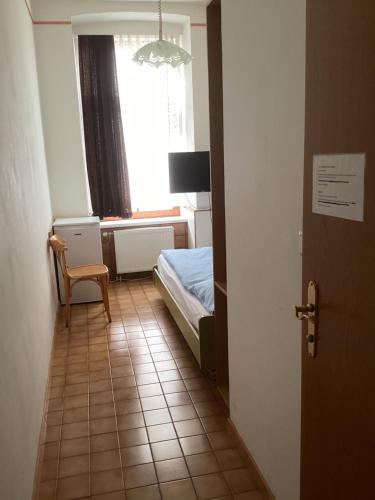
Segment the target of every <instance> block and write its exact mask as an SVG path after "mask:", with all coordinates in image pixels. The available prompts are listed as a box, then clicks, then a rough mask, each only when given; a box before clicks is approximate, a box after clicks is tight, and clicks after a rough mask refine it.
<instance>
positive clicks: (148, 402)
mask: <svg viewBox="0 0 375 500" xmlns="http://www.w3.org/2000/svg"><path fill="white" fill-rule="evenodd" d="M141 405H142V409H143V411H146V410H158V409H159V408H166V407H167V402H166V400H165V397H164V396H150V397H148V398H141Z"/></svg>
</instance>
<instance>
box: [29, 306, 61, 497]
mask: <svg viewBox="0 0 375 500" xmlns="http://www.w3.org/2000/svg"><path fill="white" fill-rule="evenodd" d="M60 314H61V311H60V306H59V305H57V309H56V316H55V327H54V332H53V338H52V344H51V352H50V355H49V363H48V376H47V383H46V389H45V394H44V405H43V415H42V423H41V425H40V432H39V441H38V453H37V458H36V463H35V472H34V484H33V494H32V497H31V498H32V500H38V498H39V486H40V480H41V475H42V463H43V455H44V448H43V443H44V441H45V437H46V432H47V420H46V416H47V409H48V392H49V386H50V379H51V367H52V365H51V363H52V350H53V345H54V342H55V337H56V333H57V328H58V325H59V323H61V320H60Z"/></svg>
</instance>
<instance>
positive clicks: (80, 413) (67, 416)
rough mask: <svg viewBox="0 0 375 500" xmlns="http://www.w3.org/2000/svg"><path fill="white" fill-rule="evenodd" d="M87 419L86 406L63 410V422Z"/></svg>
mask: <svg viewBox="0 0 375 500" xmlns="http://www.w3.org/2000/svg"><path fill="white" fill-rule="evenodd" d="M88 419H89V412H88V407H87V406H86V407H84V408H73V409H71V410H65V411H64V418H63V422H64V424H73V423H76V422H86V421H88Z"/></svg>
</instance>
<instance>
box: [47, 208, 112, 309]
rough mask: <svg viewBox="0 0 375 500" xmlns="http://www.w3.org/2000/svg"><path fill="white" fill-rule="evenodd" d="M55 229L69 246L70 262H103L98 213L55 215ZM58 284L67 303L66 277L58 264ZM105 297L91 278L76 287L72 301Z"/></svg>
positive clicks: (91, 300)
mask: <svg viewBox="0 0 375 500" xmlns="http://www.w3.org/2000/svg"><path fill="white" fill-rule="evenodd" d="M53 232H54V233H55V234H59V235H60V236H62V237H63V238H64V239H65V241H66V245H67V247H68V250H67V251H66V252H65V256H66V262H67V265H68V266H81V265H86V264H102V263H103V253H102V242H101V236H100V221H99V217H78V218H71V219H56V220H55V222H54V224H53ZM58 287H59V292H60V300H61V303H62V304H65V297H64V281H63V279H62V274H61V269H60V267H59V266H58ZM99 300H102V295H101V291H100V288H99V286H98V285H97V284H96V283H94V282H92V281H83V282H81V283H77V284H76V285H74V287H73V292H72V303H73V304H78V303H82V302H95V301H99Z"/></svg>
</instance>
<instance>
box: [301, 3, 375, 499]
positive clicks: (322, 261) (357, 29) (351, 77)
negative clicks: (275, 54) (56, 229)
mask: <svg viewBox="0 0 375 500" xmlns="http://www.w3.org/2000/svg"><path fill="white" fill-rule="evenodd" d="M306 55H307V61H306V65H307V73H306V132H305V133H306V142H305V181H304V248H303V252H304V253H303V290H304V303H306V300H307V294H306V290H307V284H308V282H309V280H315V281H317V283H318V286H319V293H320V311H319V327H318V343H317V355H316V357H315V358H311V357H309V355H308V352H307V344H306V342H305V341H304V342H303V351H302V359H303V361H302V440H301V499H302V500H349V499H350V500H352V499H358V500H359V499H361V500H371V499H374V498H375V2H374V0H307V49H306ZM342 153H344V154H345V153H365V155H366V169H365V201H364V221H363V222H357V221H351V220H345V219H341V218H337V217H333V216H327V215H317V214H315V213H312V168H313V155H315V154H342ZM303 331H304V333H306V324H304V326H303Z"/></svg>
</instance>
